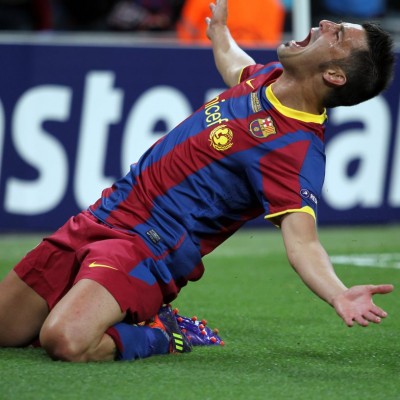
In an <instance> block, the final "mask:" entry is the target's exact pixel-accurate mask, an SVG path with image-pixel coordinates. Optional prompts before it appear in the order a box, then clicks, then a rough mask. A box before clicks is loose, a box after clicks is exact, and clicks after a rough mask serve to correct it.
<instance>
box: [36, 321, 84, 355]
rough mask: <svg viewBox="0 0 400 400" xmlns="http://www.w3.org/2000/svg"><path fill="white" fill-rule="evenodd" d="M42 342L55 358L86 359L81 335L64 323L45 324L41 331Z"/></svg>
mask: <svg viewBox="0 0 400 400" xmlns="http://www.w3.org/2000/svg"><path fill="white" fill-rule="evenodd" d="M40 343H41V346H42V347H43V348H44V349H45V350H46V352H47V353H48V354H49V356H50V357H51V358H52V359H53V360H61V361H71V362H84V361H86V360H85V349H84V347H83V346H82V343H81V341H80V340H79V337H78V336H77V335H74V334H73V333H72V332H70V331H69V330H68V329H66V327H65V326H63V324H52V325H46V324H45V325H44V326H43V328H42V330H41V332H40Z"/></svg>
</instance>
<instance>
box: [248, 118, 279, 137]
mask: <svg viewBox="0 0 400 400" xmlns="http://www.w3.org/2000/svg"><path fill="white" fill-rule="evenodd" d="M249 128H250V132H251V134H252V135H253V136H254V137H256V138H259V139H263V138H266V137H268V136H269V135H275V133H276V129H275V125H274V121H273V120H272V118H271V117H267V118H259V119H255V120H254V121H252V122H251V123H250V126H249Z"/></svg>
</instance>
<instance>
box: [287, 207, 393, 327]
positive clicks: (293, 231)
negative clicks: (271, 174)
mask: <svg viewBox="0 0 400 400" xmlns="http://www.w3.org/2000/svg"><path fill="white" fill-rule="evenodd" d="M281 228H282V235H283V239H284V243H285V247H286V252H287V255H288V259H289V262H290V264H291V265H292V266H293V268H294V269H295V270H296V272H297V273H298V274H299V275H300V277H301V279H302V280H303V281H304V283H305V284H306V285H307V286H308V287H309V288H310V289H311V290H312V291H313V292H314V293H316V294H317V295H318V296H319V297H321V298H322V299H323V300H325V301H326V302H327V303H329V304H330V305H331V306H332V307H334V308H335V310H336V312H337V314H338V315H339V316H340V317H341V318H342V319H343V321H344V322H345V323H346V325H347V326H353V324H354V322H356V323H357V324H359V325H362V326H367V325H368V323H369V322H373V323H379V322H381V319H382V318H385V317H386V316H387V314H386V312H385V311H384V310H382V309H381V308H380V307H378V306H376V305H375V304H374V303H373V301H372V296H373V295H374V294H385V293H389V292H391V291H392V290H393V286H392V285H360V286H353V287H351V288H349V289H348V288H346V286H345V285H344V284H343V283H342V282H341V280H340V279H339V278H338V276H337V275H336V273H335V271H334V269H333V267H332V264H331V262H330V260H329V257H328V255H327V253H326V251H325V250H324V248H323V246H322V245H321V243H320V241H319V239H318V236H317V232H316V227H315V222H314V219H313V218H312V217H311V216H310V215H308V214H305V213H292V214H288V215H287V216H286V217H285V218H284V219H283V220H282V224H281Z"/></svg>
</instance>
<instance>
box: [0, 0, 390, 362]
mask: <svg viewBox="0 0 400 400" xmlns="http://www.w3.org/2000/svg"><path fill="white" fill-rule="evenodd" d="M210 8H211V15H210V18H207V20H206V23H207V34H208V37H209V38H210V40H211V42H212V47H213V52H214V56H215V62H216V66H217V69H218V71H219V72H220V73H221V75H222V78H223V79H224V81H225V82H226V84H227V85H228V86H229V87H230V89H228V90H227V91H225V92H223V93H222V94H221V95H219V96H217V97H216V98H214V99H213V100H211V101H209V102H208V103H206V104H205V105H204V106H202V107H200V109H198V110H197V111H196V112H194V113H193V114H192V115H191V116H189V117H188V118H187V119H186V120H185V121H183V122H182V123H181V124H180V125H178V126H177V127H176V128H175V129H173V130H172V131H171V132H170V133H169V134H167V135H166V136H164V137H163V138H162V139H161V140H159V141H158V142H157V143H155V144H154V145H153V146H152V147H151V148H150V149H149V150H148V151H147V152H146V153H144V155H143V156H142V157H141V158H140V159H139V160H138V162H137V163H136V164H134V165H132V166H131V169H130V171H129V173H128V174H127V175H126V176H125V177H124V178H122V179H121V180H119V181H117V182H116V183H115V184H114V185H113V186H112V187H111V188H108V189H105V190H104V191H103V193H102V196H101V198H100V199H99V200H98V201H97V202H96V203H95V204H93V205H92V206H91V207H89V209H88V210H87V211H84V212H82V213H80V214H79V215H77V216H75V217H73V218H71V219H70V220H69V221H68V222H67V223H66V224H65V225H64V226H63V227H61V228H60V229H59V230H58V231H57V232H55V233H54V234H53V235H51V236H50V237H47V238H45V239H44V240H43V241H42V243H41V244H40V245H39V246H38V247H36V248H35V249H34V250H33V251H31V252H30V253H28V255H27V256H25V258H23V259H22V260H21V262H20V263H19V264H17V265H16V266H15V268H14V269H13V270H12V271H11V272H10V273H9V274H8V275H7V276H6V278H5V279H4V281H3V282H1V286H0V326H1V330H0V346H23V345H27V344H29V343H31V342H32V341H33V340H35V338H37V337H39V339H40V343H41V345H42V346H43V347H44V349H45V350H46V351H47V352H48V354H49V355H50V356H51V357H52V358H54V359H61V360H67V361H92V360H113V359H122V360H129V359H134V358H139V357H147V356H150V355H152V354H162V353H167V352H169V351H186V350H190V344H189V345H188V344H187V343H186V342H185V340H184V339H185V338H184V337H182V336H180V335H181V332H180V331H179V329H178V328H176V324H175V323H174V320H173V318H172V316H171V312H170V310H169V309H168V308H165V307H163V308H161V311H160V312H158V310H159V309H160V307H161V306H162V304H163V303H168V302H170V301H172V300H173V299H175V298H176V297H177V295H178V293H179V291H180V290H181V289H182V288H183V287H184V286H185V285H186V284H187V283H188V282H189V281H196V280H198V279H200V278H201V276H202V275H203V272H204V266H203V264H202V257H203V256H204V255H206V254H208V253H210V252H211V251H212V250H213V249H215V248H216V247H217V246H218V245H219V244H220V243H222V242H223V241H224V240H226V239H227V238H228V237H229V236H230V235H232V234H233V233H234V232H235V231H236V230H237V229H239V228H240V227H241V226H242V225H243V224H244V223H245V222H246V221H248V220H250V219H252V218H255V217H257V216H259V215H261V214H263V215H264V216H265V219H266V220H268V221H270V222H272V223H273V224H275V225H276V226H278V227H279V228H280V230H281V232H282V236H283V241H284V244H285V248H286V252H287V256H288V259H289V262H290V264H291V265H292V266H293V268H294V269H295V270H296V272H297V273H298V274H299V276H300V278H301V279H302V280H303V281H304V283H305V284H306V285H307V286H308V287H309V288H310V289H311V290H312V291H313V292H315V293H316V294H317V295H318V296H319V297H320V298H321V299H323V300H324V301H326V302H327V303H328V304H330V305H331V306H332V307H333V308H334V309H335V310H336V312H337V314H338V315H339V316H340V317H341V318H342V319H343V320H344V322H345V323H346V324H347V325H348V326H352V325H353V324H354V323H357V324H359V325H362V326H366V325H368V324H369V323H370V322H372V323H379V322H381V319H382V318H385V317H386V315H387V314H386V312H385V311H384V310H382V309H381V308H380V307H378V306H376V305H375V304H374V303H373V299H372V298H373V295H375V294H377V293H380V294H384V293H389V292H391V291H392V289H393V287H392V285H360V286H353V287H350V288H347V287H346V286H345V285H344V284H343V283H342V282H341V280H340V279H339V278H338V277H337V276H336V274H335V272H334V269H333V267H332V265H331V263H330V261H329V258H328V255H327V254H326V252H325V250H324V249H323V247H322V245H321V244H320V242H319V239H318V235H317V229H316V214H317V203H318V199H319V197H320V195H321V188H322V184H323V180H324V169H325V156H324V124H325V121H326V108H327V107H336V106H340V105H353V104H357V103H359V102H362V101H365V100H367V99H370V98H371V97H373V96H375V95H377V94H378V93H380V92H381V91H382V90H383V89H385V87H386V86H387V85H388V83H389V82H390V79H391V77H392V70H393V64H394V55H393V50H392V47H393V44H392V41H391V39H390V38H389V36H388V35H387V34H386V33H385V32H383V31H382V30H381V29H380V28H379V27H377V26H376V25H373V24H369V23H366V24H363V25H362V26H361V25H353V24H349V23H340V24H336V23H333V22H330V21H325V20H324V21H321V22H320V24H319V26H318V27H316V28H312V29H311V31H310V33H309V35H308V37H307V38H306V39H305V40H303V41H302V42H295V41H290V42H288V43H285V44H282V45H280V46H279V47H278V49H277V53H278V58H279V63H272V64H268V65H264V66H263V65H258V64H256V63H255V61H254V60H253V59H252V58H251V57H249V55H247V54H246V53H245V52H244V51H243V50H242V49H240V48H239V47H238V46H237V45H236V43H235V41H234V39H233V38H232V37H231V35H230V33H229V29H228V27H227V24H226V20H227V1H226V0H217V2H216V3H215V4H211V5H210ZM154 316H156V317H154ZM152 318H153V319H152ZM151 319H152V320H151ZM148 320H151V321H150V322H147V323H146V324H145V325H142V326H138V325H136V324H137V323H138V322H140V321H148ZM154 328H159V329H154ZM176 337H177V338H178V341H176V340H174V338H176Z"/></svg>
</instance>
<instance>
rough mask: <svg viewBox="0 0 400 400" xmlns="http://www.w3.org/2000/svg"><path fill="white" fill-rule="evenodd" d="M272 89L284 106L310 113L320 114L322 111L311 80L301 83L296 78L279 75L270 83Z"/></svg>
mask: <svg viewBox="0 0 400 400" xmlns="http://www.w3.org/2000/svg"><path fill="white" fill-rule="evenodd" d="M272 91H273V93H274V95H275V97H276V98H277V99H278V100H279V101H280V102H281V104H283V105H284V106H286V107H289V108H292V109H294V110H298V111H303V112H307V113H310V114H321V113H322V112H323V111H324V108H323V106H322V104H321V101H320V98H319V97H318V96H316V94H315V93H316V91H315V90H314V87H313V84H312V81H307V84H302V82H299V81H298V80H295V79H290V78H287V77H285V76H281V77H280V78H279V79H278V80H276V81H275V82H274V83H273V84H272Z"/></svg>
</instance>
